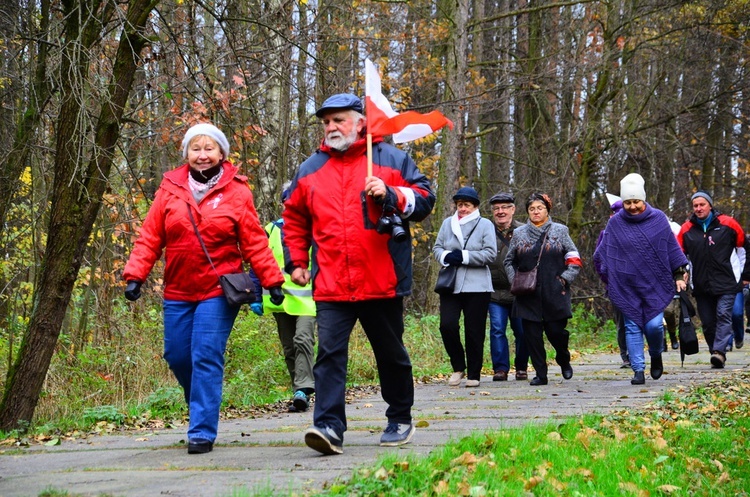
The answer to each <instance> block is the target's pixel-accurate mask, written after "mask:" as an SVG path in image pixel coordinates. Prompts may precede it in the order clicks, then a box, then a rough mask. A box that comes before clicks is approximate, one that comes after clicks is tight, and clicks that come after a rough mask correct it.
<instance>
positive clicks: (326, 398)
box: [283, 93, 435, 455]
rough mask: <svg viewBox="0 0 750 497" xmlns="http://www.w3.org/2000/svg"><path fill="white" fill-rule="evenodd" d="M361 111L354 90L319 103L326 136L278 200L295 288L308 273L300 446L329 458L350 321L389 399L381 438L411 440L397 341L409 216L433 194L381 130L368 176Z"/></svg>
mask: <svg viewBox="0 0 750 497" xmlns="http://www.w3.org/2000/svg"><path fill="white" fill-rule="evenodd" d="M362 112H363V107H362V101H361V100H360V99H359V98H358V97H356V96H354V95H351V94H347V93H341V94H338V95H333V96H332V97H330V98H328V99H327V100H326V101H325V102H323V105H322V106H321V107H320V108H319V109H318V111H317V112H316V113H315V115H316V116H318V117H319V118H320V120H321V123H322V125H323V131H324V134H325V136H324V139H323V143H322V145H321V147H320V149H319V150H318V151H316V152H315V153H314V154H313V155H312V156H311V157H310V158H309V159H307V160H306V161H305V162H303V163H302V164H301V165H300V167H299V169H298V171H297V174H296V176H295V178H294V181H293V182H292V185H291V187H290V189H289V198H288V199H287V200H286V202H285V203H284V207H285V208H284V213H283V217H284V230H285V231H284V237H285V238H284V242H285V243H286V246H287V247H288V249H289V257H288V259H287V262H286V271H287V272H288V273H289V274H291V277H292V281H293V282H294V283H296V284H298V285H301V286H304V285H307V284H308V282H310V281H311V280H312V283H313V285H312V287H313V300H314V301H315V305H316V310H317V319H318V357H317V360H316V362H315V366H314V368H313V374H314V376H315V410H314V414H313V426H312V427H311V428H310V429H308V430H307V432H305V443H306V444H307V445H308V446H309V447H310V448H312V449H314V450H317V451H318V452H321V453H323V454H326V455H331V454H341V453H343V441H344V432H345V431H346V413H345V405H346V399H345V393H346V368H347V360H348V348H349V336H350V335H351V332H352V329H353V327H354V324H355V323H356V322H357V320H359V322H360V324H361V325H362V328H363V330H364V332H365V334H366V335H367V338H368V340H369V341H370V344H371V345H372V349H373V352H374V354H375V360H376V362H377V366H378V374H379V377H380V387H381V392H382V396H383V400H385V402H386V404H388V408H387V409H386V412H385V415H386V418H387V419H388V424H387V427H386V429H385V431H384V432H383V434H382V436H381V437H380V445H383V446H398V445H402V444H405V443H408V442H409V441H410V440H411V438H412V436H413V435H414V430H415V428H414V425H413V423H412V416H411V408H412V405H413V403H414V383H413V378H412V367H411V360H410V359H409V354H408V353H407V351H406V348H405V347H404V342H403V338H402V337H403V333H404V320H403V310H404V306H403V298H404V296H406V295H410V294H411V285H412V262H411V259H412V254H411V246H412V243H411V232H410V229H409V222H410V221H421V220H422V219H424V218H425V217H427V216H428V215H429V214H430V212H431V211H432V207H433V205H434V204H435V196H434V194H433V193H432V191H431V189H430V183H429V181H428V180H427V178H426V177H425V176H424V175H423V174H422V173H421V172H419V169H417V166H416V164H415V163H414V161H413V160H412V159H411V158H410V157H409V156H408V155H407V154H406V153H405V152H403V151H402V150H399V149H397V148H395V147H393V146H391V145H387V144H385V143H383V142H382V138H381V137H373V146H372V163H373V164H372V174H369V173H368V166H367V162H368V160H367V142H366V140H365V136H366V124H367V121H366V120H365V117H364V116H363V115H362ZM311 248H312V252H310V249H311ZM311 253H312V256H311V255H310V254H311ZM310 257H312V266H311V270H308V262H309V258H310Z"/></svg>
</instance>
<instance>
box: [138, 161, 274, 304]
mask: <svg viewBox="0 0 750 497" xmlns="http://www.w3.org/2000/svg"><path fill="white" fill-rule="evenodd" d="M223 166H224V173H223V175H222V177H221V180H219V183H218V184H217V185H216V186H214V187H213V188H211V189H210V190H209V191H208V193H207V194H206V196H205V197H203V199H202V200H201V203H200V204H196V203H195V199H194V198H193V194H192V192H191V191H190V187H189V186H188V168H189V166H188V165H187V164H184V165H182V166H180V167H178V168H177V169H174V170H172V171H169V172H167V173H166V174H164V179H163V180H162V182H161V185H160V186H159V190H158V191H157V192H156V198H155V199H154V203H153V204H152V205H151V208H150V209H149V211H148V214H147V215H146V220H145V221H144V222H143V226H142V228H141V233H140V236H139V237H138V239H137V240H136V242H135V246H134V247H133V252H132V253H131V254H130V259H129V260H128V263H127V264H126V265H125V270H124V271H123V279H124V280H125V281H139V282H144V281H145V280H146V277H147V276H148V274H149V273H150V272H151V268H153V267H154V264H155V263H156V261H157V260H159V258H160V257H161V254H162V251H163V250H164V249H165V248H166V254H165V256H164V259H165V268H164V298H165V299H167V300H180V301H188V302H198V301H201V300H206V299H209V298H213V297H218V296H221V295H223V292H222V290H221V286H219V277H218V275H217V272H218V274H227V273H238V272H241V271H242V270H243V268H242V261H243V260H244V261H245V262H247V263H249V264H250V265H251V266H252V267H253V270H254V271H255V273H256V274H257V275H258V277H259V278H260V281H261V283H262V285H263V286H264V287H266V288H270V287H272V286H279V285H281V284H282V283H284V276H283V275H282V274H281V271H280V270H279V265H278V263H277V262H276V260H275V259H274V257H273V253H272V252H271V250H270V249H269V248H268V237H267V236H266V233H265V231H263V227H262V226H261V225H260V221H259V220H258V213H257V212H256V211H255V206H254V205H253V195H252V193H251V191H250V188H249V186H248V184H247V178H245V177H244V176H238V175H236V174H237V168H236V167H234V166H233V165H232V164H231V163H230V162H227V161H225V162H224V164H223ZM188 205H189V208H190V209H192V212H193V218H194V219H195V222H196V224H197V225H198V230H199V231H200V233H201V237H202V238H203V242H204V243H205V244H206V248H207V249H208V252H209V254H211V259H212V260H213V263H214V266H216V272H215V271H214V270H213V269H212V268H211V264H210V263H209V262H208V259H207V258H206V254H205V253H204V252H203V249H202V248H201V245H200V242H199V241H198V237H197V236H196V234H195V230H194V229H193V225H192V224H191V223H190V217H189V216H188V210H187V209H188Z"/></svg>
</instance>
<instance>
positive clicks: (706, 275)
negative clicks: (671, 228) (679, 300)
mask: <svg viewBox="0 0 750 497" xmlns="http://www.w3.org/2000/svg"><path fill="white" fill-rule="evenodd" d="M712 212H713V214H714V218H713V219H712V220H711V222H710V223H709V225H708V226H707V228H706V231H705V233H704V232H703V227H702V226H701V223H700V221H698V218H697V217H696V216H695V214H693V215H692V216H690V219H688V220H687V221H685V223H684V224H683V225H682V228H681V229H680V232H679V234H678V235H677V241H678V242H679V244H680V247H682V250H683V251H684V252H685V254H686V255H687V256H688V258H689V259H690V273H691V274H690V279H691V281H692V283H693V293H694V294H695V295H714V296H717V295H730V294H736V293H737V292H740V291H742V281H737V278H736V277H735V275H734V271H733V269H732V263H731V261H730V258H731V257H732V252H733V251H735V250H738V251H744V250H745V249H744V245H745V234H744V232H743V231H742V228H741V227H740V225H739V223H738V222H737V221H735V220H734V218H732V217H730V216H727V215H724V214H720V213H718V212H716V211H712ZM740 280H744V281H748V280H750V258H747V257H746V258H745V266H744V267H743V269H742V276H741V277H740Z"/></svg>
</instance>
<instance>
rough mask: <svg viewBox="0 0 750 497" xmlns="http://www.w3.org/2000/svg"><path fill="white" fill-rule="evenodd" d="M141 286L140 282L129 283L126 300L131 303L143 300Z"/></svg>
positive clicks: (126, 289)
mask: <svg viewBox="0 0 750 497" xmlns="http://www.w3.org/2000/svg"><path fill="white" fill-rule="evenodd" d="M141 285H142V283H141V282H140V281H128V286H126V287H125V298H126V299H128V300H130V301H131V302H135V301H136V300H138V299H139V298H141Z"/></svg>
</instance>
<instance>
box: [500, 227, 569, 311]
mask: <svg viewBox="0 0 750 497" xmlns="http://www.w3.org/2000/svg"><path fill="white" fill-rule="evenodd" d="M546 230H549V232H548V235H547V239H546V240H545V242H544V246H543V247H542V258H541V261H540V262H539V268H538V269H537V284H536V291H535V292H534V293H532V294H531V295H519V296H517V297H516V300H515V303H514V304H513V310H512V311H511V316H512V317H517V318H521V319H526V320H529V321H538V322H541V321H559V320H561V319H567V318H570V317H571V316H572V314H573V311H572V308H571V303H570V283H571V282H572V281H573V280H574V279H575V278H576V276H578V273H579V272H580V271H581V266H582V263H581V256H580V255H579V254H578V249H577V248H576V246H575V244H574V243H573V240H572V239H571V238H570V234H569V233H568V228H567V226H565V225H562V224H559V223H553V222H552V221H550V220H548V221H547V222H546V223H544V224H543V225H542V226H540V227H537V226H534V225H533V224H532V223H531V222H527V223H526V224H524V225H523V226H521V227H519V228H516V229H515V230H514V232H513V239H512V240H511V242H510V247H509V248H508V255H506V256H505V271H506V272H507V273H508V279H509V280H510V281H511V283H512V282H513V277H514V276H515V273H516V271H517V270H518V271H529V270H531V269H532V268H533V267H534V266H535V265H536V261H537V257H538V256H539V250H537V247H538V244H537V241H539V240H540V239H541V238H542V237H543V236H544V232H545V231H546ZM561 279H562V281H560V280H561Z"/></svg>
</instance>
